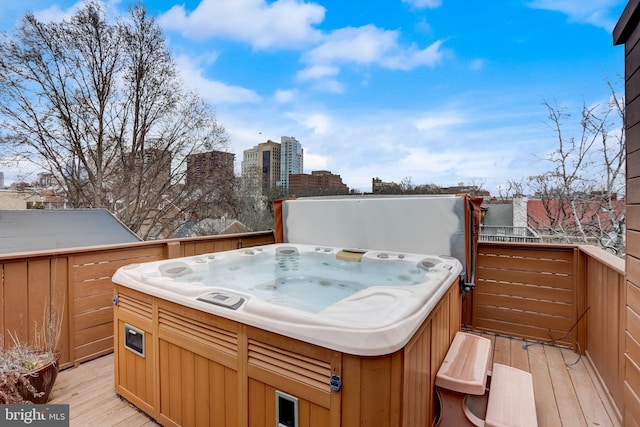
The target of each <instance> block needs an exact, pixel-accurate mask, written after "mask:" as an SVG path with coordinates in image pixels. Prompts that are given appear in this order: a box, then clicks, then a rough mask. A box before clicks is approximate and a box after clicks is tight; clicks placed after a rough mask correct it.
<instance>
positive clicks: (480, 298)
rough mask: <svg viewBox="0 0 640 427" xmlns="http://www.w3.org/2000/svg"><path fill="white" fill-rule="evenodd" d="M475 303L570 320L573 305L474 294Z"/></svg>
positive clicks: (480, 293)
mask: <svg viewBox="0 0 640 427" xmlns="http://www.w3.org/2000/svg"><path fill="white" fill-rule="evenodd" d="M474 298H475V301H476V304H477V306H490V307H498V308H508V309H516V310H517V309H522V308H525V309H526V311H528V312H532V313H544V314H548V315H552V316H561V317H566V318H568V319H571V318H572V315H573V305H572V304H562V303H555V302H551V301H542V300H534V299H530V298H513V297H512V296H506V295H491V294H485V293H482V292H476V294H475V297H474Z"/></svg>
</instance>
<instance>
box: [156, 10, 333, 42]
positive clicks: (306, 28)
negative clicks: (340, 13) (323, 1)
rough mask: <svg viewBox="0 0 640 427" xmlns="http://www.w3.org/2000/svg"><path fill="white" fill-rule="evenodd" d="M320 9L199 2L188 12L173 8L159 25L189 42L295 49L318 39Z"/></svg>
mask: <svg viewBox="0 0 640 427" xmlns="http://www.w3.org/2000/svg"><path fill="white" fill-rule="evenodd" d="M324 13H325V9H324V7H322V6H320V5H317V4H313V3H305V2H302V1H299V0H276V1H274V2H267V1H265V0H232V1H231V0H230V1H220V0H202V2H200V4H199V5H198V7H196V9H195V10H193V11H192V12H187V11H186V10H185V7H184V6H174V7H172V8H171V9H170V10H169V11H168V12H166V13H165V14H164V15H162V16H160V17H159V22H160V24H161V25H162V26H163V27H164V28H166V29H170V30H176V31H179V32H181V33H182V34H183V35H185V36H186V37H189V38H193V39H199V40H203V39H207V38H209V37H213V36H216V37H228V38H230V39H233V40H240V41H244V42H248V43H250V44H251V45H252V46H253V47H254V48H256V49H265V48H271V47H280V48H295V47H300V46H305V45H307V44H309V43H312V42H314V41H316V40H318V39H319V37H320V33H319V32H318V30H316V29H315V28H314V25H317V24H319V23H321V22H322V21H323V20H324Z"/></svg>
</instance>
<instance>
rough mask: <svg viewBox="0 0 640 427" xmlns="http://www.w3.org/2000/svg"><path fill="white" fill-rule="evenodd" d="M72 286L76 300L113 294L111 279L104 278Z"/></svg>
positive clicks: (76, 283)
mask: <svg viewBox="0 0 640 427" xmlns="http://www.w3.org/2000/svg"><path fill="white" fill-rule="evenodd" d="M72 286H73V297H74V299H80V298H84V297H87V296H92V295H96V294H102V293H104V292H111V293H113V282H112V281H111V278H103V279H97V280H90V281H85V282H75V283H73V284H72Z"/></svg>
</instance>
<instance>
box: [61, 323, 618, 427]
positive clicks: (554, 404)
mask: <svg viewBox="0 0 640 427" xmlns="http://www.w3.org/2000/svg"><path fill="white" fill-rule="evenodd" d="M483 335H484V336H486V337H488V338H489V339H491V340H492V342H493V343H494V354H493V361H495V362H498V363H502V364H505V365H510V366H514V367H516V368H519V369H523V370H526V371H529V372H531V373H532V375H533V384H534V392H535V396H536V409H537V415H538V425H539V426H540V427H551V426H553V427H555V426H565V427H574V426H575V427H577V426H590V427H591V426H598V427H606V426H614V427H617V426H620V422H619V421H618V420H617V418H616V416H615V415H614V414H615V411H614V409H613V407H612V406H611V405H610V403H609V400H608V399H607V397H606V392H605V391H604V390H603V389H601V388H600V387H599V385H598V382H597V381H596V379H595V373H594V372H593V371H592V370H591V368H590V365H589V363H588V362H587V360H586V358H585V357H579V356H578V355H577V354H575V353H573V352H572V351H571V350H569V349H565V348H559V347H553V346H548V345H542V344H539V343H533V342H530V341H529V342H525V341H522V340H518V339H511V338H506V337H499V336H494V335H492V334H483ZM525 344H526V349H524V348H523V345H525ZM49 403H66V404H69V405H70V416H71V423H70V425H71V426H132V427H134V426H154V425H156V424H155V423H154V422H153V421H152V420H151V419H149V418H148V417H147V416H146V415H145V414H144V413H142V412H140V411H138V410H137V409H136V408H135V407H133V406H132V405H130V404H129V403H128V402H126V401H124V400H122V399H120V398H119V397H118V396H117V395H116V394H115V392H114V387H113V355H108V356H103V357H100V358H98V359H96V360H93V361H90V362H86V363H84V364H82V365H80V366H79V367H77V368H71V369H67V370H64V371H62V372H60V374H59V376H58V379H57V381H56V385H55V387H54V389H53V391H52V394H51V400H50V402H49Z"/></svg>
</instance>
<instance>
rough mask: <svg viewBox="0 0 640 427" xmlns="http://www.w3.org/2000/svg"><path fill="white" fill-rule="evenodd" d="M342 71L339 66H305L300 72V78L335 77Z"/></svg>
mask: <svg viewBox="0 0 640 427" xmlns="http://www.w3.org/2000/svg"><path fill="white" fill-rule="evenodd" d="M339 72H340V69H339V68H338V67H331V66H328V65H314V66H311V67H309V68H305V69H304V70H301V71H300V72H298V79H299V80H303V81H304V80H313V79H319V78H323V77H333V76H336V75H337V74H338V73H339Z"/></svg>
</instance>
